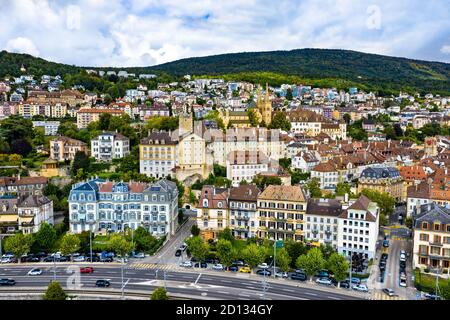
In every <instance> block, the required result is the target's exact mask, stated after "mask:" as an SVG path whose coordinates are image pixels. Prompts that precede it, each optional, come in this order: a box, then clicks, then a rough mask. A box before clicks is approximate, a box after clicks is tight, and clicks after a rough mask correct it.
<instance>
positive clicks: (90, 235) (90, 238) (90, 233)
mask: <svg viewBox="0 0 450 320" xmlns="http://www.w3.org/2000/svg"><path fill="white" fill-rule="evenodd" d="M89 246H90V249H91V263H93V262H94V261H92V230H91V229H89Z"/></svg>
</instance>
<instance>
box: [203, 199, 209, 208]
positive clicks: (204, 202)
mask: <svg viewBox="0 0 450 320" xmlns="http://www.w3.org/2000/svg"><path fill="white" fill-rule="evenodd" d="M203 207H204V208H207V207H208V199H204V200H203Z"/></svg>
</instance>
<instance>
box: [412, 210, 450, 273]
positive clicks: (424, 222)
mask: <svg viewBox="0 0 450 320" xmlns="http://www.w3.org/2000/svg"><path fill="white" fill-rule="evenodd" d="M413 234H414V242H413V269H415V268H420V269H425V268H439V269H441V270H442V268H445V269H448V268H450V209H448V208H444V207H441V206H439V205H437V204H435V203H430V204H425V205H422V206H421V210H420V212H419V213H418V214H417V215H416V216H415V217H414V225H413Z"/></svg>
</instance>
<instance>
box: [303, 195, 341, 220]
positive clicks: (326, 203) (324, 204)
mask: <svg viewBox="0 0 450 320" xmlns="http://www.w3.org/2000/svg"><path fill="white" fill-rule="evenodd" d="M306 214H310V215H318V216H331V217H339V216H340V215H341V214H342V204H341V202H340V201H338V200H334V199H309V200H308V206H307V209H306Z"/></svg>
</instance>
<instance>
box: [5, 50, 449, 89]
mask: <svg viewBox="0 0 450 320" xmlns="http://www.w3.org/2000/svg"><path fill="white" fill-rule="evenodd" d="M22 64H24V65H25V66H26V67H27V68H28V71H29V72H30V73H35V74H38V75H40V74H43V73H47V74H51V75H54V74H61V73H78V72H79V71H80V70H81V68H78V67H74V66H67V65H61V64H55V63H51V62H47V61H45V60H42V59H38V58H33V57H31V56H29V55H19V54H11V53H6V52H4V51H3V52H1V53H0V76H1V77H3V76H5V75H7V74H10V75H11V74H12V75H18V74H20V67H21V65H22ZM105 68H106V67H105ZM94 69H98V68H94ZM106 69H107V70H119V69H121V70H127V71H128V72H133V73H137V74H140V73H156V74H162V73H165V74H170V75H173V76H182V75H185V74H190V75H194V76H225V77H226V79H235V80H249V81H252V80H256V81H255V82H265V81H269V82H270V83H271V84H273V85H275V84H280V83H283V82H292V81H295V82H301V83H303V84H312V85H323V86H336V87H338V88H347V87H348V86H350V85H355V86H359V87H361V88H363V89H366V90H374V91H378V92H380V93H381V94H383V93H384V94H390V93H396V92H398V91H400V90H403V91H408V92H411V93H412V92H415V91H418V92H420V93H429V92H432V93H435V94H442V95H450V64H448V63H440V62H427V61H419V60H411V59H405V58H396V57H388V56H382V55H375V54H366V53H361V52H355V51H347V50H325V49H300V50H292V51H272V52H246V53H236V54H223V55H216V56H209V57H199V58H188V59H182V60H178V61H174V62H170V63H165V64H162V65H159V66H153V67H144V68H115V69H114V68H106ZM106 69H105V70H106Z"/></svg>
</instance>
